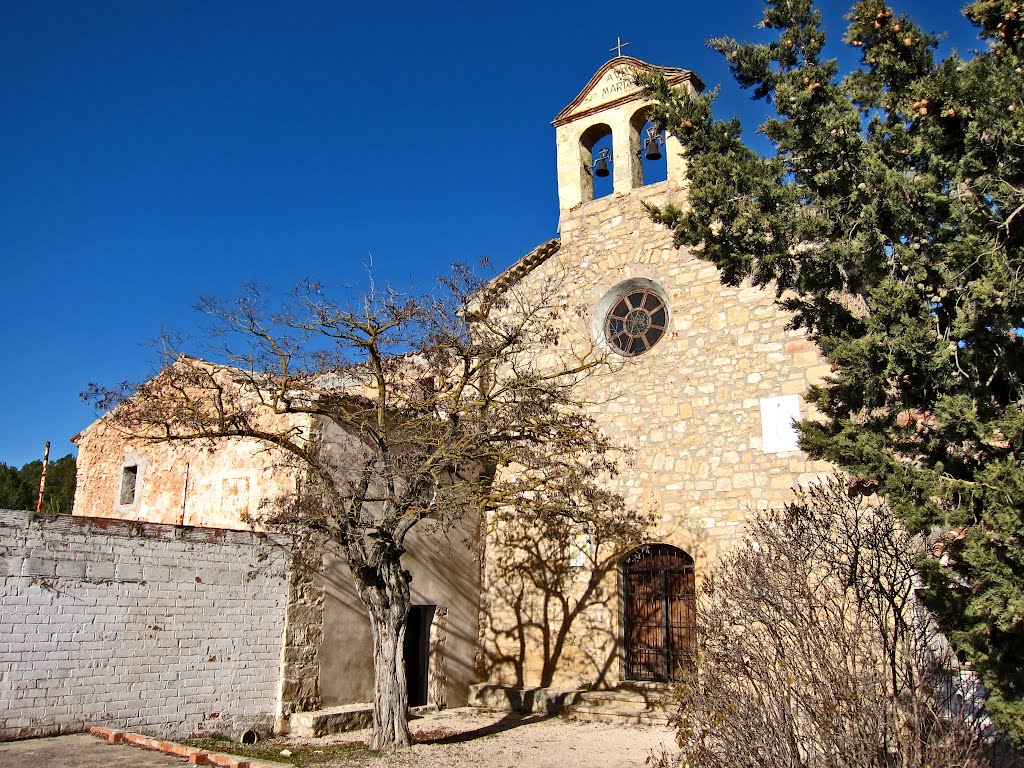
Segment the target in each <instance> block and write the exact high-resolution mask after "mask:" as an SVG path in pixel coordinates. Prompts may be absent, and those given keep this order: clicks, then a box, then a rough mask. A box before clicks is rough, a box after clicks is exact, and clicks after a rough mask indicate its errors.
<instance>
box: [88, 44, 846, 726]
mask: <svg viewBox="0 0 1024 768" xmlns="http://www.w3.org/2000/svg"><path fill="white" fill-rule="evenodd" d="M637 69H639V70H644V71H650V70H652V69H654V68H653V67H652V66H651V65H649V64H646V63H644V62H642V61H639V60H637V59H635V58H631V57H626V56H618V57H616V58H613V59H611V60H610V61H608V62H607V63H606V64H604V66H602V67H601V68H600V69H599V70H598V71H597V72H596V73H595V74H594V76H593V77H592V78H591V80H590V82H588V83H587V84H586V85H585V87H584V88H583V89H582V90H581V91H580V93H579V94H578V95H577V96H576V97H575V98H574V99H572V101H571V102H569V104H568V106H566V107H565V108H564V109H563V110H562V111H561V112H560V113H559V114H558V115H557V117H556V118H555V120H554V126H555V141H556V145H557V169H556V170H557V183H558V196H559V205H560V216H559V231H558V237H557V238H555V239H553V240H550V241H548V242H545V243H543V244H541V245H540V246H538V247H537V248H536V249H535V250H533V251H532V252H530V253H528V254H526V255H525V256H523V257H522V258H521V259H519V260H518V261H517V262H516V263H515V264H513V265H512V266H511V267H510V268H509V269H508V270H506V272H505V273H504V274H503V275H502V276H501V277H500V278H498V284H505V285H511V284H516V285H520V286H522V287H523V288H524V289H526V290H528V289H529V286H530V284H531V282H532V281H544V280H549V279H551V278H552V277H557V279H558V280H560V281H562V282H563V284H564V286H565V292H566V295H568V296H571V297H572V298H573V301H574V302H576V303H578V304H579V305H580V306H581V307H583V309H584V310H585V311H583V312H580V313H575V312H573V313H566V315H565V317H564V319H563V320H561V321H559V322H563V323H565V327H564V328H562V329H561V330H562V331H563V333H564V334H565V336H566V337H567V338H569V339H570V341H572V339H576V340H577V341H579V342H580V343H581V344H592V345H595V346H596V347H597V348H598V349H600V350H603V351H604V352H605V353H606V354H607V355H608V357H609V358H610V359H611V360H612V361H613V364H612V365H611V366H609V367H608V368H607V369H606V370H603V371H602V372H600V373H599V374H597V375H594V376H591V377H590V378H588V379H586V380H585V381H584V383H583V384H582V385H581V386H582V387H584V388H586V389H585V391H584V392H583V397H584V399H587V400H589V401H592V402H595V403H600V406H595V408H594V413H593V415H594V417H595V418H596V419H597V421H598V423H599V425H600V426H601V427H602V429H603V430H604V431H605V432H606V433H607V434H608V435H609V437H611V438H612V439H613V440H614V441H616V442H617V443H619V444H621V445H624V446H627V447H628V448H629V449H630V450H631V455H630V457H629V459H628V460H624V461H623V465H622V468H621V472H620V473H619V475H618V477H617V478H616V479H615V480H614V484H615V488H614V489H613V490H615V491H616V492H618V493H619V494H620V495H621V496H622V497H623V498H624V499H625V503H626V504H627V506H629V507H630V508H633V509H636V510H642V511H643V512H644V513H646V514H647V515H649V516H650V517H651V518H652V519H653V520H654V524H653V526H652V529H651V530H650V531H649V534H648V539H649V541H648V543H647V544H645V545H644V546H641V547H639V548H636V549H634V550H631V551H626V552H614V553H612V554H611V556H610V558H609V559H607V560H604V561H602V563H601V564H600V569H601V570H600V572H598V573H597V574H596V576H595V575H594V573H593V572H592V567H593V566H596V565H598V564H597V559H596V558H595V557H594V549H595V548H596V546H597V544H596V543H595V542H593V541H591V540H589V538H588V537H587V536H586V535H583V536H580V537H576V538H574V540H573V541H571V542H565V547H564V552H565V557H566V563H565V564H566V566H567V567H566V568H565V569H563V570H561V571H560V572H559V573H558V575H557V578H554V577H553V579H552V580H551V581H550V582H547V583H545V582H544V581H543V579H540V578H533V577H531V578H524V577H523V574H522V573H519V572H517V571H516V570H515V569H514V568H510V567H508V563H509V562H510V559H509V558H510V549H509V548H511V547H515V546H517V544H516V542H515V541H513V540H512V538H510V534H512V533H514V532H511V531H508V530H505V531H501V530H497V529H494V528H493V527H491V526H483V527H481V530H485V531H488V533H487V535H486V536H485V537H484V540H483V541H477V542H472V541H471V540H472V536H471V535H469V534H467V536H466V537H465V538H466V539H467V540H470V541H471V543H469V544H462V543H460V542H461V541H462V537H459V536H449V537H447V539H445V543H444V544H443V545H441V544H439V543H438V540H437V539H435V538H431V537H429V536H427V535H424V536H423V537H422V538H421V539H420V540H417V541H414V542H413V543H412V544H411V545H410V547H409V555H408V558H409V566H408V567H409V569H410V570H411V571H412V573H413V580H412V582H411V583H412V588H413V602H414V603H415V604H416V608H415V609H414V611H413V616H412V617H411V624H410V630H409V631H410V636H411V638H412V640H411V641H410V643H411V644H410V645H408V647H407V661H408V662H409V664H410V666H411V667H413V669H414V671H413V673H412V674H413V675H414V677H415V679H413V680H411V681H410V691H411V698H412V701H413V703H418V704H435V705H438V706H445V705H448V706H451V705H459V704H462V703H465V701H466V699H467V696H468V694H469V688H470V685H471V684H473V683H482V682H487V681H489V682H491V683H494V684H501V685H507V686H512V687H535V686H544V687H548V686H551V687H563V688H576V687H579V686H592V687H598V688H600V687H612V686H615V685H617V684H619V683H621V682H623V681H654V682H657V681H668V680H671V679H672V678H673V677H674V675H675V670H676V669H677V668H678V667H679V665H681V664H686V663H688V662H689V660H690V648H691V643H692V623H693V619H694V610H695V609H694V604H695V597H694V596H695V589H696V587H697V586H699V584H700V581H701V579H702V578H703V575H704V574H705V573H707V570H708V568H709V567H710V566H711V565H712V564H713V563H714V562H715V560H716V558H717V557H718V556H719V554H720V553H721V552H723V551H724V550H725V549H727V548H728V547H730V546H731V545H733V544H734V543H735V542H736V541H737V540H738V538H739V537H740V536H741V535H742V531H743V525H744V521H745V520H747V519H748V517H749V516H750V515H751V513H752V512H754V511H756V510H760V509H765V508H767V507H770V506H775V505H780V504H782V503H783V502H785V501H787V500H788V499H789V498H790V497H791V489H792V488H793V487H794V486H796V485H798V484H802V483H807V482H808V481H810V480H812V479H814V478H816V477H817V476H819V475H820V474H822V473H824V472H827V471H828V466H827V465H825V464H822V463H819V462H814V461H811V460H809V459H808V458H807V456H806V455H805V454H803V453H802V452H801V451H800V450H799V449H798V447H797V444H796V437H795V433H794V430H793V427H792V421H793V420H794V419H798V418H807V417H808V416H810V415H812V414H809V413H808V412H807V410H806V409H807V407H808V406H807V405H806V404H805V403H803V401H802V398H801V395H802V394H803V393H804V392H805V391H806V390H807V388H808V386H810V385H812V384H814V383H817V382H819V381H821V379H822V378H823V377H824V376H825V375H827V373H828V366H827V365H825V364H824V361H823V358H822V357H821V356H820V355H819V353H818V351H817V349H816V348H815V347H814V345H813V344H811V343H810V342H809V341H808V340H807V339H806V337H805V335H804V334H803V332H802V331H795V330H791V329H789V328H788V327H787V326H788V323H789V320H790V318H789V316H788V315H787V314H786V313H785V312H784V311H783V310H781V309H780V308H779V307H778V306H776V304H775V303H774V300H773V296H772V295H771V294H769V293H766V292H764V291H763V290H760V289H757V288H754V287H750V286H739V287H726V286H723V285H722V284H721V282H720V280H719V275H718V272H717V270H716V268H715V267H714V266H712V265H709V264H707V263H705V262H702V261H701V260H700V259H699V258H697V257H696V256H694V255H693V254H691V253H689V252H688V251H686V250H685V249H680V248H677V247H675V246H674V245H673V241H672V234H671V232H669V231H668V230H666V229H665V228H664V227H663V226H661V225H659V224H656V223H655V222H653V221H652V220H651V217H650V214H649V213H648V211H647V209H646V208H645V203H653V204H656V205H666V204H669V203H674V204H676V205H685V203H686V167H685V162H686V161H685V159H684V158H683V157H682V154H681V147H680V146H679V143H678V141H677V140H676V139H675V138H674V137H672V136H671V135H669V136H664V135H659V134H658V133H657V132H656V131H655V130H654V127H653V126H652V124H651V122H650V120H649V115H650V112H649V103H648V102H646V101H645V100H644V98H643V95H642V94H641V93H640V91H639V90H638V88H637V87H636V86H635V85H634V84H633V72H634V71H635V70H637ZM660 69H661V71H662V72H664V74H665V75H666V77H667V78H668V79H669V81H670V82H672V83H673V84H675V85H676V86H678V87H682V88H689V89H692V90H694V91H698V90H700V89H701V88H702V87H703V86H702V84H701V82H700V81H699V79H698V78H697V77H696V76H695V75H694V74H693V73H691V72H689V71H686V70H683V69H676V68H660ZM78 445H79V447H80V452H79V487H78V490H77V493H76V497H75V510H74V514H75V515H79V516H91V517H97V518H121V519H131V520H142V521H150V522H158V523H167V524H172V525H178V526H204V527H214V528H244V527H245V523H244V522H243V517H244V514H245V513H246V512H249V511H252V510H255V509H257V508H258V507H259V505H260V503H261V502H262V501H264V500H266V499H269V498H272V497H273V496H274V494H276V493H280V492H281V491H282V490H287V489H288V488H290V487H294V484H295V482H296V479H295V477H294V476H291V475H289V474H288V473H285V472H283V471H282V470H279V469H275V468H274V467H273V466H272V465H271V464H270V463H269V461H268V459H267V458H266V456H265V455H264V454H261V453H260V452H259V451H258V450H257V449H256V448H255V447H254V446H252V445H247V444H245V443H244V442H242V441H239V443H238V444H234V445H226V446H220V447H218V448H216V449H215V450H205V449H203V450H200V449H195V450H192V449H187V448H182V447H180V446H177V447H175V448H173V449H172V448H170V447H167V446H160V445H145V446H142V445H135V444H132V443H131V442H127V441H125V440H124V439H123V437H122V436H120V435H119V434H117V433H116V432H113V431H112V430H110V429H109V428H107V426H106V425H105V423H104V420H103V419H100V420H99V421H97V422H95V423H94V424H93V425H91V426H90V427H88V428H87V429H86V430H84V431H83V432H82V433H81V434H80V435H79V436H78ZM470 523H471V521H470V522H468V523H467V525H469V526H470V527H469V529H468V530H472V526H471V525H470ZM316 590H319V593H318V594H319V597H317V598H316V599H314V600H312V601H311V602H310V605H311V608H310V609H309V610H308V611H305V613H304V614H303V615H304V621H305V622H306V624H307V625H308V627H307V629H305V630H304V632H305V634H304V637H305V638H306V642H307V645H308V648H307V649H306V652H305V654H304V656H303V658H304V659H305V663H306V666H304V667H302V669H301V670H300V672H299V673H296V674H298V676H299V677H303V676H304V678H305V679H304V680H300V681H299V682H298V683H297V684H298V685H300V686H302V685H305V686H306V687H305V688H304V689H303V690H302V691H301V695H299V696H297V698H296V701H298V702H299V705H300V706H305V707H314V706H331V705H342V704H347V703H351V702H358V701H368V700H369V698H370V697H371V695H372V679H371V675H372V671H371V669H370V667H371V664H370V659H371V655H370V651H369V648H370V636H369V628H368V623H367V620H366V618H365V617H364V616H363V615H362V609H361V607H360V605H359V604H358V600H357V599H356V597H355V593H354V590H353V588H352V587H351V585H350V584H349V583H348V581H347V575H346V573H345V568H344V566H343V565H341V564H336V566H335V567H334V568H332V569H331V570H330V571H329V572H327V573H325V574H321V575H320V576H319V577H318V578H317V581H316ZM286 634H287V631H286ZM293 634H294V633H293ZM282 676H283V677H287V676H288V675H287V673H285V672H283V673H282Z"/></svg>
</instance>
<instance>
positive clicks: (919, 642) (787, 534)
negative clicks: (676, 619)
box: [673, 478, 1009, 768]
mask: <svg viewBox="0 0 1024 768" xmlns="http://www.w3.org/2000/svg"><path fill="white" fill-rule="evenodd" d="M873 499H874V497H871V499H866V498H865V497H863V496H862V495H861V494H860V491H859V490H858V489H857V488H856V487H854V488H853V490H852V491H851V490H850V485H849V483H848V482H847V481H846V480H844V479H842V478H834V479H832V480H830V481H828V482H825V483H823V484H821V485H817V486H812V487H810V488H808V489H805V490H803V491H801V492H800V494H799V495H798V498H797V500H796V501H795V502H793V503H792V504H790V505H788V506H787V507H786V508H785V509H783V510H777V511H769V512H765V513H762V514H760V515H758V516H757V517H756V518H755V519H754V520H753V521H752V522H751V524H750V529H749V534H748V536H747V538H746V540H745V542H744V543H743V544H742V545H741V546H740V547H738V548H737V549H736V550H734V551H732V552H731V553H729V554H727V555H726V556H725V557H724V558H723V559H722V560H721V562H720V563H719V564H718V566H717V567H716V568H715V570H714V571H713V573H712V575H711V576H709V578H708V581H707V582H706V583H705V584H704V586H703V589H702V595H701V600H702V604H701V610H700V613H699V630H700V635H699V641H698V642H699V657H698V663H697V666H696V668H695V669H693V670H691V671H690V674H689V676H688V677H687V679H686V681H685V682H684V684H683V685H682V687H681V689H680V694H679V695H680V700H679V703H678V709H677V710H676V712H675V714H674V716H673V718H674V723H675V725H676V727H677V728H678V739H679V744H680V746H681V747H682V753H681V755H679V756H678V758H677V759H678V762H679V763H681V764H684V765H701V766H723V768H724V767H725V766H729V768H742V767H743V766H750V768H773V767H778V768H783V766H785V768H791V767H792V766H805V767H807V768H812V767H816V766H850V767H851V768H852V767H853V766H858V767H860V768H867V767H868V766H879V767H880V768H882V767H883V766H884V767H885V768H892V767H894V766H907V767H909V766H918V767H919V768H924V767H925V766H932V768H941V767H942V766H980V765H988V764H991V760H992V759H993V757H994V756H995V749H994V745H993V744H992V742H991V740H990V734H989V730H988V729H989V727H990V726H989V725H988V721H987V718H986V717H985V714H984V711H983V707H982V706H981V704H980V702H979V701H978V697H979V684H978V682H977V679H976V678H975V677H974V676H973V674H972V673H969V672H966V671H964V670H962V669H961V667H960V665H959V663H958V662H957V659H956V657H955V656H954V655H953V654H951V653H949V648H948V645H946V644H945V643H944V642H943V641H942V637H941V635H940V634H939V632H938V628H937V627H936V626H935V625H934V624H933V623H932V621H931V618H930V616H929V615H928V614H927V612H925V611H924V610H923V608H922V607H921V606H920V604H919V603H918V601H917V598H916V595H915V592H916V589H917V588H918V586H919V584H920V580H919V577H918V574H917V569H916V566H915V564H916V558H917V557H918V556H920V555H921V554H922V552H923V551H924V550H923V547H922V546H921V542H917V541H915V540H913V539H912V538H911V537H910V536H909V535H908V534H907V533H906V532H905V531H904V530H903V528H902V527H901V526H900V524H899V523H898V522H897V521H896V520H895V519H894V517H893V516H892V514H891V512H890V511H889V509H888V508H887V507H885V506H884V505H882V504H881V503H879V502H877V501H876V500H873ZM1008 757H1009V755H1006V754H1004V755H1003V758H1008Z"/></svg>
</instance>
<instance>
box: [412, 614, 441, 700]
mask: <svg viewBox="0 0 1024 768" xmlns="http://www.w3.org/2000/svg"><path fill="white" fill-rule="evenodd" d="M436 608H437V606H436V605H414V606H412V607H411V608H410V609H409V619H408V622H407V623H406V627H405V649H404V652H405V685H406V688H407V689H408V691H409V706H410V707H422V706H424V705H425V704H426V703H427V690H428V678H429V673H430V625H431V623H433V620H434V610H435V609H436Z"/></svg>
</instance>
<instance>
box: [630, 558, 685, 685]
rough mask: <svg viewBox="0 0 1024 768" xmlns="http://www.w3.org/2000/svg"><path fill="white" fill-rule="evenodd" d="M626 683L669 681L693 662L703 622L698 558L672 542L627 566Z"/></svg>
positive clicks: (633, 559)
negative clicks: (698, 624) (699, 623)
mask: <svg viewBox="0 0 1024 768" xmlns="http://www.w3.org/2000/svg"><path fill="white" fill-rule="evenodd" d="M622 584H623V614H624V615H623V627H624V628H625V633H624V634H625V636H624V638H623V640H624V645H625V651H626V679H627V680H654V681H661V682H669V681H672V680H677V679H678V678H679V671H680V669H683V668H685V667H687V666H689V665H692V664H693V660H694V649H695V645H694V640H695V638H694V632H695V631H696V630H695V624H696V619H697V610H696V594H695V589H694V572H693V558H692V557H690V556H689V555H688V554H686V553H685V552H683V550H681V549H677V548H676V547H672V546H669V545H668V544H651V545H649V546H645V547H640V548H639V549H637V550H635V551H633V552H632V553H631V554H630V555H629V556H628V557H627V558H626V559H625V560H624V561H623V563H622Z"/></svg>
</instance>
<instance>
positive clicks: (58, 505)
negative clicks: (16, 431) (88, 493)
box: [0, 453, 75, 515]
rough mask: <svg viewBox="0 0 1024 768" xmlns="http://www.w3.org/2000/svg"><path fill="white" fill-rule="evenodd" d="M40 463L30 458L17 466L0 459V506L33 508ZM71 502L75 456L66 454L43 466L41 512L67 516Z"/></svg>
mask: <svg viewBox="0 0 1024 768" xmlns="http://www.w3.org/2000/svg"><path fill="white" fill-rule="evenodd" d="M42 469H43V462H41V461H30V462H28V463H27V464H25V465H24V466H23V467H22V468H21V469H16V468H14V467H11V466H8V465H7V464H4V463H2V462H0V509H30V510H34V509H35V508H36V496H37V494H38V493H39V474H40V473H41V472H42ZM74 501H75V457H74V456H72V455H71V454H70V453H69V454H68V455H67V456H64V457H62V458H60V459H57V460H56V461H51V462H50V463H49V464H47V466H46V490H45V492H44V494H43V512H45V513H46V514H49V515H70V514H71V508H72V506H73V504H74Z"/></svg>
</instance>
